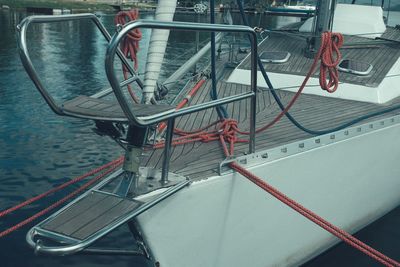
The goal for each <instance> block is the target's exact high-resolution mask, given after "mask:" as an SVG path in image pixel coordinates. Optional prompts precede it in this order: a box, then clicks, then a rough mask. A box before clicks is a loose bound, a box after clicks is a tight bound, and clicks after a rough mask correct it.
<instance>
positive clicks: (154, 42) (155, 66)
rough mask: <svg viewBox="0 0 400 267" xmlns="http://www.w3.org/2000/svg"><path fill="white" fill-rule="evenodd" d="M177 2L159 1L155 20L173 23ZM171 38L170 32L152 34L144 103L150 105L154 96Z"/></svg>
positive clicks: (158, 31) (159, 31) (161, 31)
mask: <svg viewBox="0 0 400 267" xmlns="http://www.w3.org/2000/svg"><path fill="white" fill-rule="evenodd" d="M175 8H176V0H159V1H158V5H157V9H156V14H155V20H160V21H172V20H173V18H174V14H175ZM168 37H169V30H159V29H153V30H152V32H151V37H150V43H149V51H148V53H147V61H146V62H147V63H146V70H145V76H144V88H143V99H142V101H143V102H144V103H150V100H151V99H152V98H153V96H154V89H155V88H156V83H157V79H158V76H159V74H160V69H161V65H162V62H163V59H164V54H165V50H166V48H167V42H168Z"/></svg>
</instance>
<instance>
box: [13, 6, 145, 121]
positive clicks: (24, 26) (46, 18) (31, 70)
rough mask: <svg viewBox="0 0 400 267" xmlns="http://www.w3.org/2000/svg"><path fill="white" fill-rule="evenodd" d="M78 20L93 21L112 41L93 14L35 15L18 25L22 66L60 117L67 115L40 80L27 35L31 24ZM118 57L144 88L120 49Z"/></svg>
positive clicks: (106, 37) (18, 42) (107, 38)
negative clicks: (30, 52) (31, 55)
mask: <svg viewBox="0 0 400 267" xmlns="http://www.w3.org/2000/svg"><path fill="white" fill-rule="evenodd" d="M76 20H91V21H92V22H93V23H94V24H95V25H96V26H97V28H98V29H99V30H100V32H101V33H102V35H103V36H104V38H105V39H106V40H107V42H109V41H110V40H111V35H110V34H109V32H108V31H107V29H106V28H105V27H104V26H103V24H102V23H101V22H100V20H99V18H98V17H97V16H96V15H94V14H91V13H83V14H73V15H40V16H39V15H35V16H29V17H26V18H25V19H23V20H22V21H21V22H20V23H19V24H18V25H17V37H18V38H17V44H18V52H19V55H20V57H21V61H22V64H23V65H24V67H25V69H26V72H27V73H28V75H29V77H30V78H31V80H32V81H33V83H34V84H35V86H36V88H37V89H38V91H39V92H40V94H41V95H42V97H43V98H44V99H45V101H46V103H47V104H48V105H49V106H50V108H51V109H52V110H53V111H54V112H55V113H56V114H58V115H65V114H64V112H63V111H62V109H61V108H60V107H59V105H57V103H56V102H55V100H54V99H53V98H52V97H51V95H50V94H49V93H48V90H47V89H46V87H45V86H44V84H43V83H42V80H41V79H40V78H39V75H38V73H37V71H36V69H35V67H34V65H33V63H32V60H31V58H30V56H29V51H28V46H27V41H26V33H27V30H28V27H29V25H30V24H31V23H53V22H65V21H76ZM116 53H117V55H118V57H119V58H120V59H121V61H122V63H123V64H124V65H125V66H126V67H127V69H128V71H129V72H130V73H131V75H132V76H133V78H134V79H133V80H135V81H136V82H137V83H138V85H139V86H140V87H141V88H142V87H143V84H142V83H141V81H140V80H139V79H137V74H136V72H135V70H134V69H133V68H132V66H131V65H130V64H129V62H128V59H127V58H126V57H125V56H124V55H123V54H122V52H121V51H120V49H117V51H116Z"/></svg>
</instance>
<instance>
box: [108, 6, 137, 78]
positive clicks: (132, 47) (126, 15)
mask: <svg viewBox="0 0 400 267" xmlns="http://www.w3.org/2000/svg"><path fill="white" fill-rule="evenodd" d="M137 19H139V11H138V10H137V9H132V10H130V11H121V12H118V14H117V15H116V16H115V19H114V22H115V24H116V25H118V24H120V25H125V24H126V23H128V22H130V21H135V20H137ZM141 39H142V32H141V31H140V29H139V28H136V29H133V30H131V31H130V32H129V33H128V34H127V35H126V37H125V38H124V39H123V40H122V42H121V50H122V53H124V55H125V56H126V57H128V58H130V59H131V60H132V61H133V63H134V67H135V70H136V69H137V68H138V61H137V52H138V50H139V41H140V40H141Z"/></svg>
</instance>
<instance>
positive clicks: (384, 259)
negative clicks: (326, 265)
mask: <svg viewBox="0 0 400 267" xmlns="http://www.w3.org/2000/svg"><path fill="white" fill-rule="evenodd" d="M230 167H231V168H232V169H234V170H235V171H237V172H239V173H240V174H242V175H243V176H244V177H246V178H247V179H249V180H250V181H251V182H253V183H254V184H256V185H257V186H259V187H260V188H262V189H263V190H264V191H266V192H268V193H269V194H271V195H272V196H274V197H275V198H277V199H278V200H280V201H281V202H283V203H284V204H286V205H287V206H289V207H290V208H292V209H294V210H295V211H297V212H298V213H300V214H301V215H303V216H304V217H306V218H307V219H309V220H310V221H312V222H314V223H315V224H317V225H318V226H320V227H322V228H323V229H325V230H326V231H328V232H330V233H331V234H333V235H335V236H336V237H338V238H340V239H341V240H343V241H344V242H346V243H347V244H349V245H350V246H352V247H354V248H356V249H358V250H360V251H361V252H363V253H365V254H366V255H368V256H370V257H371V258H373V259H375V260H377V261H378V262H380V263H382V264H383V265H385V266H400V263H399V262H397V261H395V260H393V259H391V258H389V257H388V256H386V255H384V254H382V253H381V252H379V251H377V250H375V249H373V248H372V247H370V246H368V245H367V244H365V243H363V242H362V241H360V240H359V239H357V238H355V237H354V236H352V235H350V234H349V233H347V232H346V231H344V230H342V229H340V228H339V227H337V226H335V225H333V224H331V223H329V222H328V221H326V220H325V219H323V218H322V217H320V216H318V215H317V214H315V213H314V212H312V211H311V210H309V209H307V208H305V207H304V206H302V205H301V204H299V203H297V202H296V201H294V200H293V199H291V198H289V197H288V196H286V195H285V194H283V193H281V192H280V191H279V190H277V189H276V188H274V187H272V186H271V185H269V184H267V183H266V182H264V181H263V180H262V179H261V178H259V177H257V176H256V175H254V174H252V173H250V172H249V171H247V170H246V169H244V168H243V167H241V166H240V165H238V164H237V163H236V162H232V163H231V164H230Z"/></svg>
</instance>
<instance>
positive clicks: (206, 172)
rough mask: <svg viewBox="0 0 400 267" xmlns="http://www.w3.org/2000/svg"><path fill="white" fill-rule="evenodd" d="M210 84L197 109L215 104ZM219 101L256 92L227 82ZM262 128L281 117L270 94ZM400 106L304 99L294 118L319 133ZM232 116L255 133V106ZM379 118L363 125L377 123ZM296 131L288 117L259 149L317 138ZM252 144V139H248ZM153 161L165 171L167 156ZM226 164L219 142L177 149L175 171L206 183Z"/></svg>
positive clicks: (239, 151)
mask: <svg viewBox="0 0 400 267" xmlns="http://www.w3.org/2000/svg"><path fill="white" fill-rule="evenodd" d="M209 88H210V82H207V83H206V85H205V87H204V88H203V89H202V91H200V92H199V93H198V95H196V96H195V97H194V98H193V99H192V102H191V104H192V105H194V104H195V103H200V102H203V101H207V100H209ZM218 89H219V95H220V96H223V95H226V94H231V93H232V94H234V93H239V92H244V91H246V90H250V88H249V87H248V86H244V85H239V84H230V83H225V82H221V83H220V84H219V86H218ZM338 90H340V86H339V89H338ZM277 93H278V95H279V96H280V98H281V99H282V102H283V103H284V104H286V103H288V102H289V101H290V99H291V98H292V97H293V96H294V93H291V92H287V91H281V90H278V91H277ZM257 99H258V100H257V128H259V127H261V126H263V125H265V124H267V123H268V122H270V121H272V120H273V119H274V118H275V116H277V115H278V114H279V112H280V109H279V107H278V105H277V104H276V103H275V100H274V99H273V97H272V94H271V93H270V91H269V90H265V91H260V92H259V93H258V95H257ZM394 105H400V98H397V99H395V100H393V101H392V102H391V103H390V104H389V105H377V104H371V103H364V102H358V101H351V100H343V99H335V98H328V97H321V96H315V95H301V96H300V97H299V99H298V101H297V102H296V103H295V105H294V106H293V107H292V108H291V109H290V114H291V115H292V116H293V117H294V118H296V120H298V121H299V122H300V123H301V124H302V125H304V126H305V127H307V128H310V129H313V130H324V129H331V128H333V127H335V126H339V125H341V124H343V123H344V122H348V121H350V120H352V119H353V118H355V117H359V116H361V115H364V114H367V113H370V112H374V111H379V110H383V109H386V108H388V107H389V106H394ZM227 111H228V114H229V116H230V117H231V118H235V119H236V120H237V121H238V122H239V126H240V128H241V129H248V128H249V101H240V102H236V103H233V104H230V105H228V106H227ZM396 114H400V110H397V111H393V112H390V113H387V114H385V115H381V116H380V117H387V116H391V115H396ZM377 118H378V117H373V118H370V119H368V120H365V121H363V122H361V123H365V122H368V121H374V120H376V119H377ZM217 119H218V116H217V112H216V111H215V109H213V110H206V111H203V112H198V113H195V114H191V115H188V116H184V117H182V118H180V119H178V120H177V125H176V126H177V127H179V128H182V129H185V130H187V131H190V130H194V129H198V128H200V127H202V126H206V125H208V124H209V123H211V122H214V121H216V120H217ZM311 136H312V135H310V134H307V133H305V132H303V131H301V130H300V129H298V128H297V127H296V126H294V125H293V124H292V123H291V122H290V121H289V120H288V119H287V118H286V117H283V118H282V119H281V120H280V121H279V122H278V123H277V124H275V125H274V126H273V127H271V128H270V129H268V130H266V131H264V132H262V133H260V134H257V137H256V149H257V150H258V151H259V150H262V149H268V148H273V147H277V146H281V145H284V144H288V143H291V142H294V141H299V140H302V139H306V138H309V137H311ZM244 138H247V137H244ZM235 147H236V149H235V151H236V153H235V155H243V153H245V152H246V151H247V149H248V145H247V144H236V146H235ZM146 154H148V157H147V158H146V159H145V164H146V165H148V166H156V167H157V168H160V167H161V158H162V157H161V155H162V150H155V151H147V153H146ZM222 160H224V156H223V151H222V148H221V146H220V144H219V142H211V143H202V142H196V143H190V144H186V145H180V146H176V147H174V148H173V154H172V157H171V165H170V170H171V171H172V172H175V173H177V174H180V175H183V176H187V177H189V178H191V179H202V178H206V177H209V176H212V175H216V174H217V172H218V166H219V163H220V162H221V161H222Z"/></svg>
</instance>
